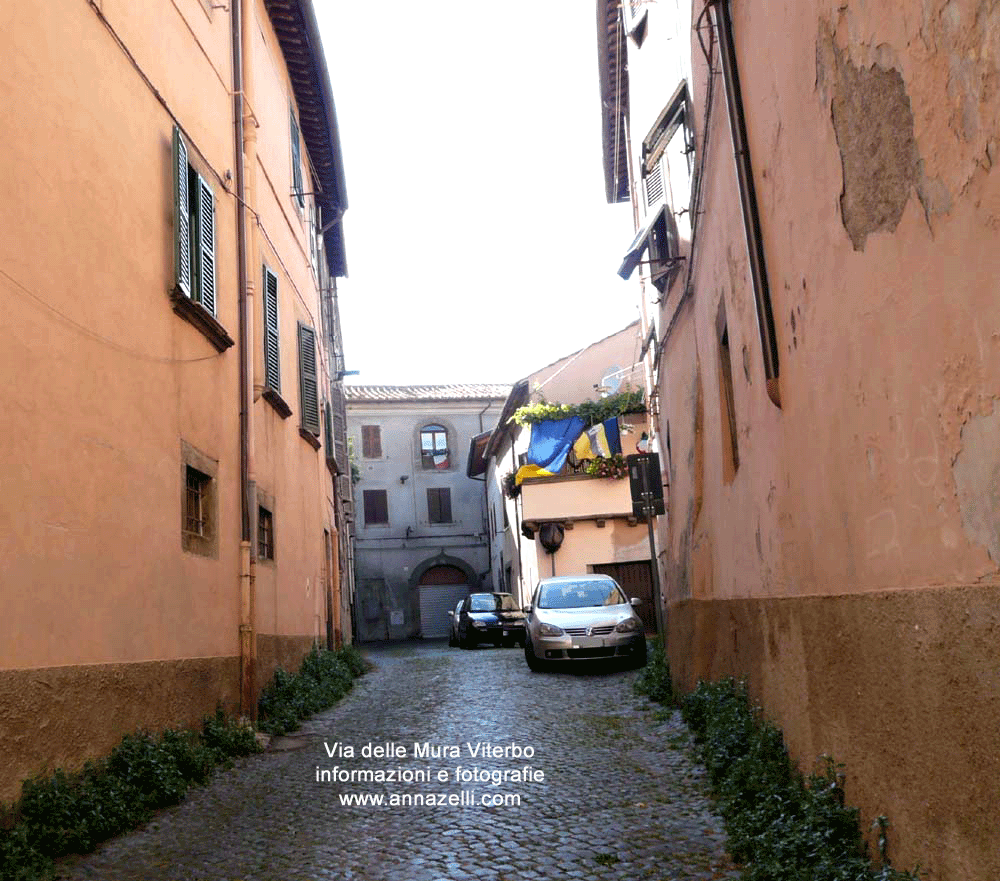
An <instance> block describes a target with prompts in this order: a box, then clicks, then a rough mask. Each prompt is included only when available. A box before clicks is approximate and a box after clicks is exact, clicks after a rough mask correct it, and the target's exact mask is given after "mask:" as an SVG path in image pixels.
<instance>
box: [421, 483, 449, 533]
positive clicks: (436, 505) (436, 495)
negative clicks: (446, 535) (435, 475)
mask: <svg viewBox="0 0 1000 881" xmlns="http://www.w3.org/2000/svg"><path fill="white" fill-rule="evenodd" d="M432 499H433V500H434V501H432ZM435 513H436V515H437V516H435ZM445 516H447V519H444V518H445ZM427 522H428V523H429V524H430V525H431V526H450V525H451V524H453V523H454V522H455V520H454V514H453V513H452V507H451V488H450V487H447V486H429V487H427Z"/></svg>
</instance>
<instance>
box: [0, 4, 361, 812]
mask: <svg viewBox="0 0 1000 881" xmlns="http://www.w3.org/2000/svg"><path fill="white" fill-rule="evenodd" d="M0 32H2V36H0V44H2V46H3V53H2V54H3V56H4V59H5V62H4V65H3V69H2V70H0V108H2V120H3V121H2V122H0V128H2V130H3V135H4V136H3V142H4V147H3V148H2V152H3V167H4V172H3V173H2V174H0V196H2V203H3V206H4V207H3V208H2V209H0V212H2V213H0V217H2V220H0V292H2V294H0V295H2V297H3V304H4V305H3V311H4V316H5V317H4V321H3V325H2V327H0V338H2V339H3V345H0V369H2V371H3V373H4V375H5V376H6V377H7V378H8V381H7V383H5V385H4V389H3V391H2V392H0V409H2V410H3V412H4V414H5V416H4V420H3V426H2V429H0V460H2V461H3V462H4V463H5V465H6V476H5V478H4V481H3V486H4V498H3V501H2V502H0V573H2V574H0V599H2V602H3V608H4V612H3V622H4V623H3V633H4V638H3V639H2V640H0V704H2V705H3V707H4V712H3V714H2V716H0V737H2V739H3V741H4V743H5V756H6V760H5V762H4V765H3V769H4V770H3V775H2V780H0V798H3V799H8V798H13V797H15V796H16V794H17V791H18V785H19V781H20V780H21V779H23V778H25V777H27V776H30V775H33V774H36V773H38V772H40V771H43V770H46V769H49V770H51V769H52V768H54V767H73V766H76V765H79V764H80V763H81V762H82V761H83V760H84V759H86V758H90V757H94V756H98V755H101V754H103V753H106V752H107V751H108V750H109V749H110V748H111V747H112V746H113V745H114V743H115V742H116V741H117V740H118V739H119V738H120V737H121V736H122V735H123V734H125V733H127V732H130V731H134V730H135V729H137V728H143V729H146V730H154V729H157V728H161V727H164V726H167V725H178V724H181V725H183V724H192V723H198V722H200V720H201V718H202V717H203V716H204V715H206V714H210V713H212V712H213V711H214V710H215V708H216V706H217V705H218V704H220V703H221V704H222V705H223V706H224V707H225V708H226V709H227V710H228V711H230V712H241V713H243V714H244V715H247V716H252V715H254V714H255V708H256V697H257V693H258V691H259V689H260V687H261V685H262V684H263V683H264V682H266V681H267V680H268V679H269V678H270V677H271V675H272V674H273V672H274V670H275V668H276V667H278V666H279V665H280V666H284V667H293V666H295V665H297V664H298V661H299V659H300V658H301V657H302V655H303V654H304V653H305V652H306V651H308V649H309V648H310V647H311V646H312V645H314V644H316V643H319V644H322V645H334V644H336V643H337V642H338V641H341V640H343V639H349V637H350V632H351V623H350V618H349V614H350V612H349V610H350V596H349V595H348V594H349V590H350V582H349V580H348V581H345V580H343V579H342V576H341V569H342V567H341V562H340V557H341V556H342V554H343V541H344V538H345V527H346V522H345V511H344V504H343V502H344V493H345V492H346V493H349V491H350V487H349V482H348V485H347V486H346V487H345V485H344V483H343V481H342V480H341V481H339V484H335V481H334V477H335V475H336V474H338V473H340V472H342V471H344V469H345V468H346V442H345V441H346V434H345V432H344V419H343V405H342V401H338V398H337V396H336V394H335V392H336V386H337V385H338V383H339V381H340V379H341V378H342V370H343V367H342V361H341V360H340V344H339V325H338V318H337V315H336V300H335V291H336V278H337V277H338V276H342V275H344V273H345V271H346V264H345V256H344V242H343V236H342V230H341V226H340V222H339V221H340V217H341V216H342V214H343V212H344V210H345V209H346V208H347V197H346V189H345V186H344V174H343V165H342V161H341V155H340V145H339V135H338V131H337V124H336V116H335V111H334V104H333V95H332V92H331V89H330V84H329V81H328V78H327V75H326V67H325V62H324V58H323V50H322V44H321V42H320V41H319V38H318V31H317V28H316V22H315V17H314V14H313V9H312V6H311V3H310V2H309V0H232V2H230V3H228V4H214V3H209V2H207V0H204V2H203V0H175V2H167V0H152V2H149V3H142V4H109V3H100V2H95V3H87V2H71V3H59V4H49V5H44V6H38V7H34V8H29V7H27V6H25V5H23V4H16V3H14V4H5V5H4V7H3V10H2V11H0ZM338 411H339V417H340V418H339V423H338V419H337V416H338ZM338 425H339V430H340V434H341V437H340V439H339V444H338V443H337V442H336V441H335V439H334V435H335V434H336V432H337V430H338Z"/></svg>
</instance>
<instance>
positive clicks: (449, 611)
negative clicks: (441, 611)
mask: <svg viewBox="0 0 1000 881" xmlns="http://www.w3.org/2000/svg"><path fill="white" fill-rule="evenodd" d="M448 617H449V618H454V617H455V613H454V612H453V611H452V610H451V609H449V610H448Z"/></svg>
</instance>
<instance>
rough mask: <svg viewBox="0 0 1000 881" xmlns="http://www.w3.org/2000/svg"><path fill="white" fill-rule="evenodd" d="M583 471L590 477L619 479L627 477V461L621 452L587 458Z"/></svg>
mask: <svg viewBox="0 0 1000 881" xmlns="http://www.w3.org/2000/svg"><path fill="white" fill-rule="evenodd" d="M583 470H584V473H586V474H589V475H591V476H592V477H607V478H609V479H611V480H621V479H622V478H623V477H628V462H626V461H625V457H624V456H623V455H622V454H621V453H615V454H614V455H611V456H598V457H597V458H596V459H588V460H587V462H586V464H585V465H584V466H583Z"/></svg>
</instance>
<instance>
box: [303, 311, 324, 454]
mask: <svg viewBox="0 0 1000 881" xmlns="http://www.w3.org/2000/svg"><path fill="white" fill-rule="evenodd" d="M298 343H299V434H300V435H301V436H302V437H303V438H304V439H305V440H306V441H308V442H309V443H310V444H311V445H312V446H313V448H314V449H317V450H318V449H319V447H320V442H319V434H320V412H319V411H320V401H319V371H318V369H317V356H316V331H315V330H314V329H313V328H312V327H310V326H309V325H308V324H303V323H302V322H301V321H300V322H299V325H298Z"/></svg>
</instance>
